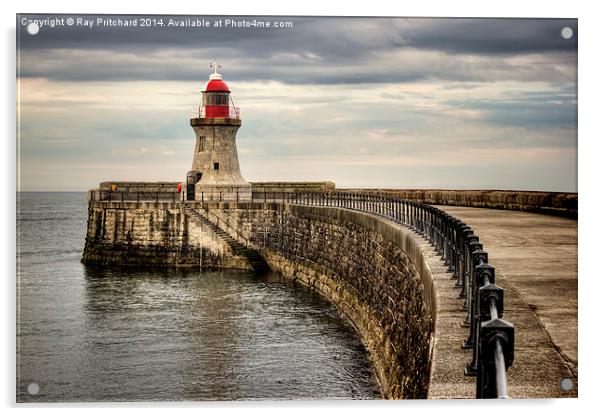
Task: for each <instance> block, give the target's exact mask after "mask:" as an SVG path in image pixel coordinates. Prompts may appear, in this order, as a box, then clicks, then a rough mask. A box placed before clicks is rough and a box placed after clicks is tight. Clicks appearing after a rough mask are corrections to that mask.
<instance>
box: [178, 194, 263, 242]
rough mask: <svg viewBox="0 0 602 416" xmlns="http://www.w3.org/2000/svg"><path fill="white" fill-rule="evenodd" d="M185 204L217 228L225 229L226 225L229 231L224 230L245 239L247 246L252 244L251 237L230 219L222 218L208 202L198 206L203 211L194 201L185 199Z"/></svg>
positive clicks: (234, 236)
mask: <svg viewBox="0 0 602 416" xmlns="http://www.w3.org/2000/svg"><path fill="white" fill-rule="evenodd" d="M183 204H184V206H185V207H187V208H189V209H192V210H194V211H195V212H196V213H197V214H199V215H200V216H202V217H203V218H205V220H207V221H208V222H210V223H212V224H213V225H215V226H216V227H217V228H220V229H222V230H224V229H223V226H225V227H226V229H227V231H226V230H224V231H226V232H228V231H229V232H228V234H229V235H230V237H232V238H234V239H236V240H238V241H239V242H240V241H241V240H242V241H244V242H245V245H246V246H252V244H251V242H250V241H249V239H248V238H247V237H245V236H244V235H242V234H241V233H240V231H239V230H238V228H237V227H234V226H232V225H231V224H230V221H229V220H228V218H226V219H223V218H221V217H220V216H219V215H217V214H216V213H214V212H213V211H211V210H210V209H209V205H208V204H203V203H201V204H200V206H198V207H200V208H201V212H199V211H197V210H196V208H197V205H195V204H194V203H191V202H186V201H184V202H183Z"/></svg>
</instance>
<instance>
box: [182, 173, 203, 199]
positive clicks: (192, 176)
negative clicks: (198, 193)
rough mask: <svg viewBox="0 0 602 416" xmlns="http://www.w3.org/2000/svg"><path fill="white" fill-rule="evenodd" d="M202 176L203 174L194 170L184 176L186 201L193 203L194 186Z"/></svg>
mask: <svg viewBox="0 0 602 416" xmlns="http://www.w3.org/2000/svg"><path fill="white" fill-rule="evenodd" d="M202 176H203V174H202V173H201V172H199V171H196V170H191V171H190V172H188V174H187V175H186V199H187V200H188V201H194V196H195V192H194V186H195V185H196V183H197V182H198V181H200V180H201V177H202Z"/></svg>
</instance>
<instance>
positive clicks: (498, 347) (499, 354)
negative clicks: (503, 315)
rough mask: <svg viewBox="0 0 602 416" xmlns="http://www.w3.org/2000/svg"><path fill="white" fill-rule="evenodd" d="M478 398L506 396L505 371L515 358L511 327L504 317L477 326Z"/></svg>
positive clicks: (512, 328)
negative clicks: (478, 352) (478, 353)
mask: <svg viewBox="0 0 602 416" xmlns="http://www.w3.org/2000/svg"><path fill="white" fill-rule="evenodd" d="M479 339H480V345H479V349H480V352H481V353H480V355H479V363H478V374H477V399H492V398H500V399H507V398H508V390H507V386H506V370H508V368H509V367H510V366H511V365H512V362H513V361H514V326H513V325H512V324H511V323H509V322H506V321H504V320H503V319H492V320H489V321H487V322H483V323H482V324H481V327H480V335H479Z"/></svg>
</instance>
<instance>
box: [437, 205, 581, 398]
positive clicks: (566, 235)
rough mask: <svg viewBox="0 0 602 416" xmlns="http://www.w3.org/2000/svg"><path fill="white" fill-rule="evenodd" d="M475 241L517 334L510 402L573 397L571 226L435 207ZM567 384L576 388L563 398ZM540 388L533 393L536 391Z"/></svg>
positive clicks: (575, 361)
mask: <svg viewBox="0 0 602 416" xmlns="http://www.w3.org/2000/svg"><path fill="white" fill-rule="evenodd" d="M438 207H439V208H441V209H443V210H445V211H447V212H448V213H449V214H451V215H453V216H455V217H456V218H459V219H461V220H462V221H464V222H465V223H466V224H468V225H469V226H470V227H472V229H473V230H474V231H475V233H476V234H477V235H478V236H479V238H480V241H481V242H482V243H483V246H484V250H485V251H487V252H488V253H489V263H491V265H492V266H494V267H495V269H496V283H497V284H498V285H500V286H502V287H504V289H506V294H505V306H506V308H505V309H506V311H505V316H504V318H505V319H507V320H509V321H511V322H512V323H513V324H514V327H515V330H516V344H515V345H516V349H515V362H514V365H513V367H512V368H511V369H510V371H509V373H508V378H509V382H510V385H511V388H510V394H511V396H513V397H574V396H576V395H577V375H578V358H577V221H575V220H571V219H565V218H559V217H553V216H548V215H541V214H531V213H526V212H518V211H505V210H494V209H485V208H468V207H456V206H453V207H452V206H438ZM563 378H570V379H571V380H572V382H573V384H574V388H573V389H572V390H570V391H563V390H562V389H561V388H560V381H561V379H563ZM538 386H539V387H538Z"/></svg>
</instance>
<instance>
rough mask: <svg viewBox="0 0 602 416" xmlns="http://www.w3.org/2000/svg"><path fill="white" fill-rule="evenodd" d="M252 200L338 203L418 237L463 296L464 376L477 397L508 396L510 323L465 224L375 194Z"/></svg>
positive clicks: (267, 195) (258, 196)
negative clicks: (472, 379) (468, 354)
mask: <svg viewBox="0 0 602 416" xmlns="http://www.w3.org/2000/svg"><path fill="white" fill-rule="evenodd" d="M252 200H253V202H264V203H267V202H280V203H291V204H299V205H316V206H326V207H338V208H345V209H351V210H356V211H362V212H368V213H371V214H375V215H378V216H381V217H384V218H387V219H389V220H391V221H394V222H396V223H398V224H403V225H405V226H407V227H409V228H410V229H412V230H414V231H415V232H417V233H418V234H420V235H422V236H424V237H425V238H426V239H427V240H428V241H429V242H430V243H431V244H432V245H433V246H434V247H435V249H436V251H437V253H438V254H439V255H440V256H441V259H442V260H443V261H444V263H445V265H446V266H448V272H450V273H451V274H452V277H451V278H452V279H453V280H455V284H454V287H456V288H457V289H459V294H458V298H459V299H464V305H463V309H464V310H466V312H467V314H466V319H465V320H464V322H463V323H462V326H465V327H468V328H469V335H468V338H467V339H466V340H465V341H464V343H463V345H462V347H463V348H466V349H472V360H471V362H470V363H468V364H467V366H466V368H465V370H464V374H465V375H466V376H476V384H477V391H476V397H477V398H500V399H501V398H508V397H509V396H508V387H507V379H506V372H507V370H508V368H509V367H510V366H511V365H512V362H513V360H514V327H513V325H512V324H511V323H510V322H507V321H505V320H503V319H502V317H503V313H504V289H502V288H501V287H499V286H497V285H495V269H494V268H493V266H491V265H490V264H489V263H488V255H487V252H485V251H483V245H482V244H481V243H480V242H479V237H478V236H477V235H476V234H475V233H474V231H473V230H472V229H471V228H470V226H468V225H466V224H465V223H464V222H462V221H460V220H459V219H457V218H454V217H453V216H451V215H449V214H448V213H446V212H445V211H443V210H441V209H439V208H436V207H433V206H432V205H428V204H425V203H420V202H416V201H411V200H406V199H401V198H398V197H396V196H393V195H390V194H381V193H378V192H342V191H330V192H296V193H288V192H262V191H256V190H253V193H252Z"/></svg>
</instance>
